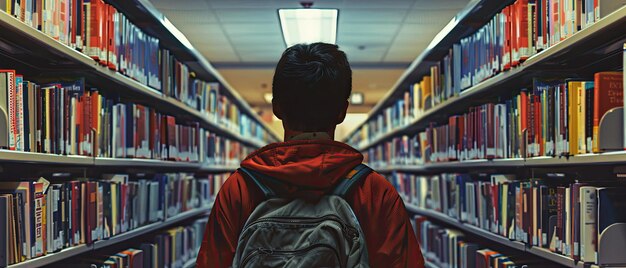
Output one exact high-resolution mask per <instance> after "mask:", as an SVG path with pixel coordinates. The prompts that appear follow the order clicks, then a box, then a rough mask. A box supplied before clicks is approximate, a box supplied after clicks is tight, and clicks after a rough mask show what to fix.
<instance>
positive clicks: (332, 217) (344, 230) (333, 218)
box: [241, 215, 359, 239]
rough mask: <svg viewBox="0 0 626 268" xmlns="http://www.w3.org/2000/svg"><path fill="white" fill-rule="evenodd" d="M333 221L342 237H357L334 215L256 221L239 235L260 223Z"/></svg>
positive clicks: (351, 228)
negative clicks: (339, 226)
mask: <svg viewBox="0 0 626 268" xmlns="http://www.w3.org/2000/svg"><path fill="white" fill-rule="evenodd" d="M329 220H330V221H334V222H337V223H339V225H341V231H342V233H343V235H344V236H345V237H346V238H348V239H355V238H357V237H359V231H358V230H357V229H356V228H355V227H353V226H350V225H349V224H346V223H344V222H343V221H342V220H341V219H340V218H339V217H337V216H335V215H325V216H322V217H319V218H305V217H267V218H262V219H258V220H256V221H253V222H251V223H250V224H248V225H247V226H246V227H245V228H244V229H243V231H242V232H241V233H244V232H245V231H246V230H247V229H248V228H250V227H252V226H253V225H255V224H258V223H262V222H281V223H304V224H317V223H321V222H324V221H329Z"/></svg>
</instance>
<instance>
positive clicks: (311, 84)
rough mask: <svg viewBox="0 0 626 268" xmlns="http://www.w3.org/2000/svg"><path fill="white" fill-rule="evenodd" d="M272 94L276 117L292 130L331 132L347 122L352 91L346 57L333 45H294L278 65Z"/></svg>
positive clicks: (350, 74) (286, 51) (350, 73)
mask: <svg viewBox="0 0 626 268" xmlns="http://www.w3.org/2000/svg"><path fill="white" fill-rule="evenodd" d="M272 91H273V97H274V100H273V101H274V105H275V106H276V105H278V106H279V110H280V114H276V116H278V117H279V118H281V119H282V120H283V121H284V122H285V123H286V125H287V126H289V127H290V128H292V130H296V131H328V130H330V129H332V128H334V127H335V126H336V125H337V124H339V123H341V121H342V120H343V116H342V115H344V113H345V109H346V104H347V101H348V98H349V96H350V92H351V91H352V70H351V69H350V64H349V63H348V59H347V57H346V54H345V53H344V52H343V51H341V50H339V48H338V46H336V45H331V44H325V43H314V44H310V45H304V44H299V45H294V46H292V47H290V48H288V49H287V50H285V52H284V53H283V55H282V57H281V58H280V61H279V62H278V65H277V66H276V71H275V73H274V81H273V85H272ZM275 111H276V109H275Z"/></svg>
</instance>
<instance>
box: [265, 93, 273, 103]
mask: <svg viewBox="0 0 626 268" xmlns="http://www.w3.org/2000/svg"><path fill="white" fill-rule="evenodd" d="M273 98H274V96H273V95H272V93H271V92H266V93H263V99H264V100H265V102H267V103H269V104H272V99H273Z"/></svg>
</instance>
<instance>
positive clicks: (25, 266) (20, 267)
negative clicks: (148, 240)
mask: <svg viewBox="0 0 626 268" xmlns="http://www.w3.org/2000/svg"><path fill="white" fill-rule="evenodd" d="M211 207H212V205H211V206H207V207H204V208H197V209H193V210H190V211H186V212H183V213H181V214H179V215H176V216H175V217H172V218H169V219H166V220H164V221H160V222H155V223H151V224H148V225H145V226H142V227H139V228H137V229H134V230H131V231H128V232H125V233H122V234H119V235H116V236H113V237H111V238H109V239H107V240H99V241H96V242H95V243H93V244H90V245H87V244H82V245H78V246H74V247H70V248H66V249H63V250H61V251H59V252H56V253H51V254H47V255H45V256H42V257H39V258H34V259H31V260H28V261H25V262H20V263H17V264H13V265H9V266H8V268H33V267H42V266H46V265H50V264H53V263H56V262H59V261H62V260H64V259H67V258H70V257H74V256H77V255H80V254H83V253H86V252H89V251H94V250H98V249H102V248H105V247H108V246H112V245H115V244H118V243H121V242H125V241H128V240H130V239H133V238H136V237H138V236H141V235H144V234H147V233H150V232H154V231H157V230H161V229H163V228H166V227H168V226H172V225H175V224H177V223H180V222H182V221H185V220H189V219H192V218H194V217H198V216H200V215H203V214H206V213H207V212H208V211H210V210H211Z"/></svg>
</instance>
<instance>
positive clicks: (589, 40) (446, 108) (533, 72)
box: [348, 7, 626, 151]
mask: <svg viewBox="0 0 626 268" xmlns="http://www.w3.org/2000/svg"><path fill="white" fill-rule="evenodd" d="M624 24H626V7H622V8H620V9H619V10H617V11H615V12H613V13H611V14H609V15H608V16H606V17H605V18H602V19H601V20H599V21H598V22H596V23H594V24H592V25H591V26H589V27H587V28H585V29H583V30H581V31H579V32H577V33H575V34H574V35H572V36H571V37H569V38H567V39H565V40H563V41H561V42H560V43H557V44H555V45H553V46H551V47H550V48H548V49H545V50H543V51H541V52H538V53H537V54H535V55H533V56H532V57H530V58H529V59H528V60H526V61H525V62H524V63H522V64H521V65H520V66H519V67H517V68H514V69H511V70H509V71H506V72H502V73H500V74H498V75H496V76H494V77H492V78H490V79H487V80H485V81H483V82H481V83H479V84H477V85H475V86H473V87H471V88H469V89H466V90H464V91H462V92H461V94H460V95H459V96H455V97H452V98H450V99H448V100H446V101H444V102H443V103H440V104H439V105H436V106H435V107H433V108H431V109H430V110H428V111H425V113H424V114H422V115H421V116H420V117H419V118H416V119H415V120H412V121H411V122H410V123H409V124H407V125H406V126H402V127H397V128H395V129H394V130H392V131H389V132H387V133H385V134H382V135H378V136H377V137H375V138H373V139H372V140H371V141H370V142H362V143H361V144H358V146H357V149H358V150H360V151H364V150H366V149H368V148H370V147H372V146H375V145H377V144H379V143H381V142H383V141H386V140H389V139H391V138H392V137H396V136H398V135H401V134H405V133H416V132H418V131H420V130H422V129H424V128H425V127H426V126H427V125H428V124H429V123H431V122H447V120H448V117H449V116H451V115H454V114H459V113H463V112H465V111H466V110H467V109H468V108H469V107H471V106H474V105H478V104H480V103H481V102H482V101H481V100H476V99H477V98H478V99H481V98H483V97H487V96H493V95H505V94H510V92H511V89H520V88H522V87H523V85H524V84H525V83H526V82H529V81H531V80H532V78H533V77H536V76H538V75H539V74H540V73H542V72H543V71H544V70H551V69H554V68H562V69H563V72H566V71H568V69H566V68H565V67H563V66H572V68H573V67H576V68H578V69H582V67H583V66H581V65H588V64H590V63H589V62H586V61H585V60H586V59H588V57H590V55H594V56H595V57H599V56H598V55H607V56H606V57H607V58H609V60H607V61H608V62H610V63H613V62H616V60H615V59H616V58H619V57H621V54H620V53H612V52H614V51H619V52H621V49H622V45H623V43H624V41H626V38H625V37H624V30H623V25H624ZM443 31H445V29H444V30H443ZM440 34H441V33H440ZM460 38H461V36H459V37H458V39H459V40H460ZM616 44H618V45H619V46H618V45H616ZM590 48H594V49H590ZM424 53H425V54H428V53H429V52H428V51H425V52H424ZM424 53H423V54H424ZM571 55H578V56H577V57H575V58H574V59H571ZM568 56H569V57H568ZM420 57H422V56H420ZM416 61H417V62H420V63H421V62H422V61H419V57H418V60H416ZM414 63H415V62H414ZM595 63H596V62H594V64H595ZM564 64H565V65H564ZM555 65H557V66H555ZM429 66H430V65H429ZM415 68H416V64H412V65H411V67H409V69H407V71H406V73H413V72H416V71H415ZM595 68H596V69H598V70H600V69H602V68H606V67H605V66H597V67H595ZM406 73H405V74H406ZM420 77H421V76H420ZM406 79H408V78H407V77H406V75H405V76H403V77H401V78H400V80H399V81H398V82H397V83H396V85H395V86H394V87H392V89H391V91H390V92H392V93H390V94H389V96H387V97H386V98H385V99H383V101H381V102H379V105H383V104H384V106H381V107H380V108H376V109H374V110H373V111H372V113H371V114H370V116H369V117H368V120H369V119H371V118H372V116H373V115H377V114H378V113H377V112H378V110H380V109H382V107H387V106H388V105H389V104H390V103H391V99H389V98H392V96H395V95H393V92H404V91H405V90H407V89H408V88H409V85H408V84H407V85H405V86H403V87H399V85H401V84H403V83H407V82H406V81H404V80H406ZM418 79H419V77H413V80H407V81H411V82H415V81H417V80H418ZM395 99H397V98H395ZM395 99H394V100H395ZM377 107H379V106H378V105H377ZM365 122H367V121H365ZM363 124H365V123H363ZM363 124H361V125H360V126H359V127H358V128H357V129H356V130H355V132H354V133H351V134H350V135H348V137H352V136H354V135H355V133H356V132H357V131H359V129H360V127H361V126H363Z"/></svg>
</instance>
